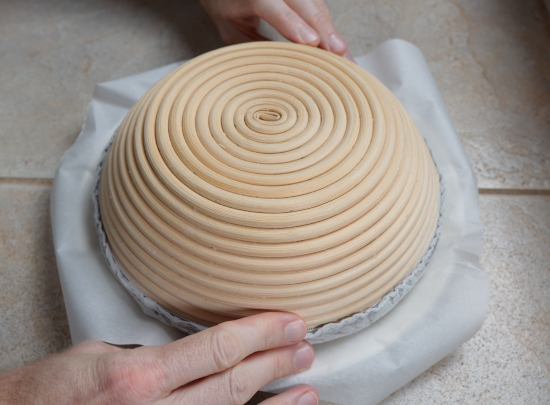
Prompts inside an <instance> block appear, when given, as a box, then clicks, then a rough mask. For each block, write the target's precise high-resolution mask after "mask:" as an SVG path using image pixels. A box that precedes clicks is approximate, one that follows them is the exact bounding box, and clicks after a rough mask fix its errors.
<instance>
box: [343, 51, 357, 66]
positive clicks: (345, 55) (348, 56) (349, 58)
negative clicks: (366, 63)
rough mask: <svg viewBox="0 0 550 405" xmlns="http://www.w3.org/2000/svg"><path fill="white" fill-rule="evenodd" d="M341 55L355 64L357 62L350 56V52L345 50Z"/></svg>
mask: <svg viewBox="0 0 550 405" xmlns="http://www.w3.org/2000/svg"><path fill="white" fill-rule="evenodd" d="M343 56H344V59H347V60H349V61H350V62H353V63H355V64H356V65H357V62H356V61H355V59H353V56H351V53H349V52H346V53H345V54H344V55H343Z"/></svg>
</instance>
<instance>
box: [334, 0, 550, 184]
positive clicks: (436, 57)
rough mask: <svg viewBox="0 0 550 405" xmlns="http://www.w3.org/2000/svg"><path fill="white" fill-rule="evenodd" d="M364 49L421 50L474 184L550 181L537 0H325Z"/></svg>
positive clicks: (545, 31)
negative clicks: (393, 45)
mask: <svg viewBox="0 0 550 405" xmlns="http://www.w3.org/2000/svg"><path fill="white" fill-rule="evenodd" d="M327 2H328V4H329V6H330V8H331V11H332V15H333V18H334V20H335V24H336V27H337V28H338V29H339V30H340V32H341V33H342V34H343V35H344V37H345V38H346V39H347V40H348V41H349V44H350V47H351V51H352V53H353V54H356V55H361V54H364V53H366V52H368V51H370V50H371V49H372V48H373V47H374V46H376V45H378V44H380V43H381V42H383V41H385V40H387V39H390V38H402V39H406V40H408V41H411V42H412V43H414V44H416V45H417V46H418V47H419V48H420V49H421V50H422V51H423V52H424V55H425V56H426V59H427V60H428V63H429V65H430V67H431V69H432V72H433V75H434V77H435V79H436V82H437V84H438V86H439V88H440V90H441V92H442V95H443V98H444V100H445V102H446V104H447V106H448V108H449V110H450V113H451V116H452V118H453V121H454V123H455V125H456V128H457V130H458V133H459V135H460V137H461V139H462V142H463V144H464V146H465V148H466V151H467V153H468V155H469V157H470V159H471V162H472V165H473V167H474V170H475V172H476V175H477V177H478V180H479V186H480V187H481V188H520V189H549V188H550V18H548V14H547V12H546V10H545V7H544V4H543V2H542V0H527V1H516V0H453V1H451V0H411V1H403V0H348V1H342V0H332V1H331V0H328V1H327Z"/></svg>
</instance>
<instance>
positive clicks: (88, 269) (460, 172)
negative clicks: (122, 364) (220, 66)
mask: <svg viewBox="0 0 550 405" xmlns="http://www.w3.org/2000/svg"><path fill="white" fill-rule="evenodd" d="M356 59H357V62H358V63H359V65H360V66H362V67H363V68H365V69H366V70H368V71H369V72H371V73H372V74H374V75H375V76H376V77H377V78H378V79H380V80H381V81H382V82H383V83H384V84H385V85H386V86H388V87H389V88H390V90H391V91H392V92H393V93H394V94H395V95H396V96H397V98H398V99H399V100H400V101H401V102H402V103H403V105H404V106H405V108H406V109H407V110H408V111H409V113H410V114H411V116H412V118H413V119H414V121H415V122H416V124H417V125H418V127H419V128H420V131H421V132H422V134H423V135H424V137H425V138H426V141H427V143H428V146H429V147H430V149H431V151H432V153H433V156H434V159H435V161H436V163H437V165H438V168H439V170H440V172H441V174H442V176H443V179H444V183H445V187H446V193H447V197H446V203H445V213H444V220H443V229H442V234H441V239H440V240H439V244H438V247H437V249H436V252H435V253H434V255H433V257H432V260H431V263H430V265H429V266H428V268H427V270H426V272H425V274H424V276H423V277H422V279H421V280H420V281H419V282H418V284H417V285H416V286H415V288H413V289H412V291H411V292H410V293H409V294H408V295H407V296H406V297H405V298H404V299H403V300H402V301H401V303H400V304H398V305H397V307H396V308H395V309H393V310H392V311H391V312H390V313H389V314H387V315H386V316H384V317H383V318H382V319H380V320H379V321H377V322H376V323H375V324H374V325H372V326H370V327H368V328H366V329H364V330H362V331H360V332H358V333H356V334H353V335H351V336H348V337H344V338H341V339H337V340H335V341H332V342H328V343H323V344H319V345H315V352H316V359H315V362H314V364H313V366H312V368H311V369H310V370H308V371H306V372H304V373H301V374H299V375H296V376H291V377H287V378H284V379H281V380H277V381H275V382H273V383H271V384H269V385H268V386H266V387H264V389H263V390H264V391H270V392H279V391H283V390H286V389H287V388H289V387H292V386H295V385H299V384H311V385H313V386H314V387H315V388H317V390H318V391H319V393H320V395H321V399H324V400H328V401H332V402H335V403H339V404H344V405H355V404H361V405H367V404H376V403H378V402H379V401H381V400H382V399H384V398H385V397H386V396H388V395H389V394H391V393H392V392H394V391H395V390H397V389H398V388H400V387H401V386H403V385H404V384H406V383H407V382H408V381H410V380H411V379H413V378H414V377H416V376H417V375H419V374H420V373H422V372H423V371H425V370H426V369H427V368H429V367H430V366H431V365H433V364H435V363H436V362H437V361H439V360H441V359H442V358H443V357H445V356H446V355H447V354H449V353H450V352H452V351H453V350H454V349H455V348H457V347H458V346H459V345H461V344H462V343H463V342H465V341H466V340H468V339H469V338H470V337H472V336H473V335H474V334H475V332H476V331H477V330H478V329H479V328H480V326H481V324H482V322H483V319H484V317H485V312H486V309H487V303H488V295H489V293H488V285H489V283H488V278H487V275H486V274H485V273H484V272H483V269H482V268H481V265H480V264H479V254H480V252H481V246H482V241H483V234H482V228H481V223H480V220H479V213H478V195H477V185H476V179H475V176H474V174H473V172H472V169H471V167H470V164H469V162H468V159H467V157H466V154H465V152H464V149H463V147H462V145H461V143H460V140H459V138H458V136H457V134H456V131H455V129H454V127H453V124H452V122H451V119H450V117H449V114H448V112H447V110H446V108H445V105H444V103H443V100H442V99H441V95H440V94H439V91H438V89H437V86H436V84H435V82H434V80H433V77H432V76H431V74H430V70H429V68H428V66H427V64H426V61H425V59H424V57H423V55H422V53H421V52H420V51H419V50H418V49H417V48H416V47H415V46H414V45H412V44H410V43H408V42H405V41H402V40H391V41H388V42H385V43H384V44H382V45H380V46H379V47H378V48H376V49H375V50H374V51H372V52H370V53H369V54H367V55H365V56H362V57H359V58H356ZM178 65H179V64H177V63H176V64H172V65H168V66H165V67H162V68H159V69H155V70H152V71H149V72H145V73H141V74H138V75H135V76H131V77H127V78H123V79H119V80H114V81H111V82H107V83H102V84H98V85H97V86H96V88H95V91H94V95H93V98H92V101H91V102H90V105H89V106H88V113H87V117H86V123H85V124H84V126H83V128H82V132H81V134H80V135H79V137H78V138H77V140H76V142H75V143H74V145H73V146H72V147H71V148H70V149H69V150H68V151H67V152H66V153H65V154H64V156H63V157H62V159H61V162H60V164H59V167H58V169H57V172H56V176H55V180H54V184H53V188H52V194H51V215H52V226H53V235H54V243H55V251H56V257H57V264H58V268H59V276H60V280H61V285H62V288H63V296H64V300H65V307H66V310H67V317H68V320H69V326H70V330H71V337H72V340H73V343H75V344H76V343H79V342H81V341H83V340H87V339H97V340H102V341H105V342H110V343H115V344H143V345H160V344H164V343H167V342H170V341H173V340H174V339H178V338H180V337H182V333H181V332H179V331H177V330H176V329H172V328H170V327H167V326H165V325H163V324H162V323H160V322H159V321H157V320H155V319H152V318H149V317H147V316H145V315H144V314H143V313H142V312H141V309H140V308H139V306H138V305H137V303H136V302H134V300H133V299H132V298H131V296H130V295H129V294H128V293H127V292H126V291H125V290H124V289H123V287H122V286H121V285H120V284H119V283H118V281H117V280H116V279H115V278H114V277H113V275H112V274H111V272H110V270H109V269H108V267H107V264H106V262H105V259H104V258H103V256H102V253H101V251H100V249H99V244H98V238H97V234H96V231H95V229H94V225H93V219H92V199H91V191H92V187H93V185H94V184H93V183H94V175H95V170H96V167H97V164H98V162H99V159H100V157H101V152H102V151H103V149H104V147H105V146H106V144H107V142H108V141H109V139H110V138H111V136H112V134H113V132H114V131H115V130H116V128H117V127H118V125H119V124H120V122H121V121H122V119H123V117H124V115H125V114H126V112H127V111H128V110H129V109H130V107H131V106H132V105H133V104H134V103H135V102H136V101H137V100H138V99H139V98H140V97H141V96H142V95H143V94H144V93H145V91H146V90H147V89H148V88H149V87H150V86H151V85H153V84H154V83H155V82H156V81H157V80H159V79H160V78H161V77H163V76H164V75H165V74H167V73H168V72H170V71H171V70H173V69H175V68H176V67H177V66H178Z"/></svg>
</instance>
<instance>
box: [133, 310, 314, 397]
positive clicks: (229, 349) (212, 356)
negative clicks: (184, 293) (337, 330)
mask: <svg viewBox="0 0 550 405" xmlns="http://www.w3.org/2000/svg"><path fill="white" fill-rule="evenodd" d="M306 333H307V328H306V324H305V322H304V321H303V319H302V318H300V317H299V316H298V315H295V314H291V313H277V312H272V313H263V314H259V315H254V316H251V317H248V318H243V319H239V320H236V321H231V322H225V323H222V324H220V325H217V326H214V327H212V328H209V329H207V330H205V331H202V332H200V333H197V334H195V335H192V336H188V337H186V338H184V339H180V340H178V341H176V342H174V343H170V344H167V345H163V346H156V347H149V348H140V352H139V355H140V356H141V361H144V359H146V360H145V361H146V362H147V364H148V365H149V367H153V368H154V369H155V370H157V374H159V375H160V376H161V378H160V385H161V387H160V389H161V390H163V391H165V392H171V391H173V390H174V389H176V388H178V387H180V386H182V385H184V384H187V383H189V382H191V381H194V380H196V379H199V378H202V377H205V376H209V375H211V374H216V373H219V372H222V371H224V370H227V369H229V368H231V367H233V366H235V365H236V364H237V363H239V362H240V361H241V360H243V359H244V358H245V357H248V356H249V355H251V354H252V353H255V352H259V351H264V350H269V349H274V348H277V347H284V346H290V345H292V344H295V343H297V342H300V341H301V340H303V338H304V337H305V335H306Z"/></svg>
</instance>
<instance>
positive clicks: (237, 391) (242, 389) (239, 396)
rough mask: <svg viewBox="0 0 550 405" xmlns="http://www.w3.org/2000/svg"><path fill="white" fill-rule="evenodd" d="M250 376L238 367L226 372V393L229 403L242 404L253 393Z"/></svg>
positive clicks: (233, 404) (231, 404)
mask: <svg viewBox="0 0 550 405" xmlns="http://www.w3.org/2000/svg"><path fill="white" fill-rule="evenodd" d="M250 381H252V376H251V375H249V373H248V372H247V371H246V370H245V369H243V368H241V367H239V368H237V367H235V368H232V369H230V370H229V372H228V373H227V393H228V399H229V401H228V402H229V404H230V405H242V404H244V403H246V402H247V401H248V400H249V399H250V398H251V397H252V395H253V394H254V392H253V389H252V384H250Z"/></svg>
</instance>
